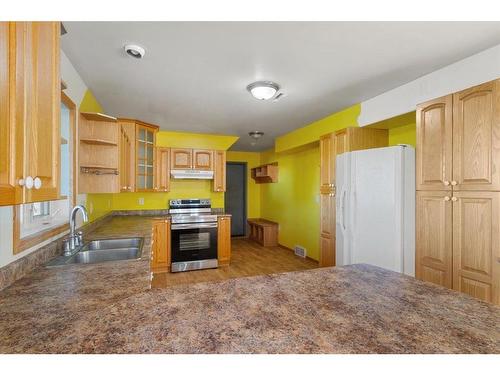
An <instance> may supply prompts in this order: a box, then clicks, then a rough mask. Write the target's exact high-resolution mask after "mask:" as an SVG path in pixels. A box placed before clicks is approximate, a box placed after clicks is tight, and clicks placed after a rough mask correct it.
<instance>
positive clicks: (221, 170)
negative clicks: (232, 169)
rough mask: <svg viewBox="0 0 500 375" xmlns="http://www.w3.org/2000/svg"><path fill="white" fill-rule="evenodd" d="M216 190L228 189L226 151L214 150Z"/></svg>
mask: <svg viewBox="0 0 500 375" xmlns="http://www.w3.org/2000/svg"><path fill="white" fill-rule="evenodd" d="M214 155H215V160H214V166H215V167H214V191H217V192H221V191H226V151H214Z"/></svg>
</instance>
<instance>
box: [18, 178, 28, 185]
mask: <svg viewBox="0 0 500 375" xmlns="http://www.w3.org/2000/svg"><path fill="white" fill-rule="evenodd" d="M17 183H18V184H19V186H24V184H25V183H26V181H24V178H20V179H19V180H18V181H17Z"/></svg>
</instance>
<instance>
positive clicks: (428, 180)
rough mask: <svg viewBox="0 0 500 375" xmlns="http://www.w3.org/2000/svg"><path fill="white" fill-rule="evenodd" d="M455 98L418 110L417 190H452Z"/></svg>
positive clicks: (429, 104)
mask: <svg viewBox="0 0 500 375" xmlns="http://www.w3.org/2000/svg"><path fill="white" fill-rule="evenodd" d="M452 108H453V106H452V95H448V96H444V97H442V98H438V99H434V100H431V101H429V102H427V103H423V104H420V105H418V106H417V150H416V159H417V160H416V167H417V169H416V173H417V175H416V183H417V190H446V191H448V190H451V180H452V156H453V147H452V127H453V125H452V123H453V120H452Z"/></svg>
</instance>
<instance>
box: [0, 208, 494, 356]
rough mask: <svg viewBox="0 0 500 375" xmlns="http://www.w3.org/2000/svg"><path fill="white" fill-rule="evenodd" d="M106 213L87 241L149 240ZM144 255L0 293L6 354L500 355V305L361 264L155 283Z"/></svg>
mask: <svg viewBox="0 0 500 375" xmlns="http://www.w3.org/2000/svg"><path fill="white" fill-rule="evenodd" d="M152 219H154V218H153V217H139V216H127V217H113V218H112V220H110V221H109V222H108V223H106V224H103V226H102V227H100V228H98V229H97V230H96V231H95V232H93V233H91V234H90V235H89V236H88V237H87V239H91V238H103V237H126V236H144V237H145V245H144V246H145V247H144V251H145V253H144V255H146V253H148V252H149V251H150V232H151V220H152ZM148 258H149V257H148V256H144V258H143V259H142V260H139V261H123V262H109V263H101V264H98V265H83V266H82V265H72V266H65V267H54V268H50V269H49V268H44V267H40V268H38V269H36V270H35V271H34V272H32V273H31V274H30V275H28V276H27V277H25V278H23V279H21V280H19V281H17V282H16V283H14V284H13V285H11V286H10V287H8V288H6V289H5V290H3V291H1V292H0V352H2V353H499V352H500V330H499V324H500V308H499V307H497V306H493V305H490V304H487V303H483V302H481V301H478V300H475V299H473V298H472V297H469V296H467V295H464V294H460V293H457V292H455V291H452V290H448V289H445V288H441V287H437V286H434V285H431V284H429V283H424V282H421V281H418V280H415V279H413V278H411V277H407V276H403V275H400V274H397V273H393V272H390V271H386V270H383V269H380V268H377V267H372V266H368V265H353V266H346V267H337V268H322V269H315V270H309V271H298V272H289V273H283V274H275V275H266V276H256V277H247V278H240V279H232V280H226V281H221V282H218V283H198V284H188V285H180V286H173V287H169V288H165V289H150V287H149V286H150V272H149V259H148Z"/></svg>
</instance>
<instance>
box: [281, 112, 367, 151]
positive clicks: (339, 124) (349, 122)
mask: <svg viewBox="0 0 500 375" xmlns="http://www.w3.org/2000/svg"><path fill="white" fill-rule="evenodd" d="M360 113H361V105H360V104H356V105H353V106H352V107H349V108H346V109H344V110H342V111H340V112H337V113H334V114H332V115H330V116H328V117H325V118H323V119H321V120H318V121H315V122H313V123H311V124H309V125H306V126H304V127H303V128H300V129H296V130H294V131H291V132H290V133H287V134H285V135H283V136H281V137H278V138H276V142H275V147H274V150H275V151H276V152H283V151H287V150H292V149H294V148H297V147H301V146H303V145H306V144H309V143H311V142H314V141H317V140H318V139H319V137H320V136H322V135H324V134H328V133H331V132H334V131H336V130H340V129H344V128H348V127H352V126H358V116H359V114H360Z"/></svg>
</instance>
